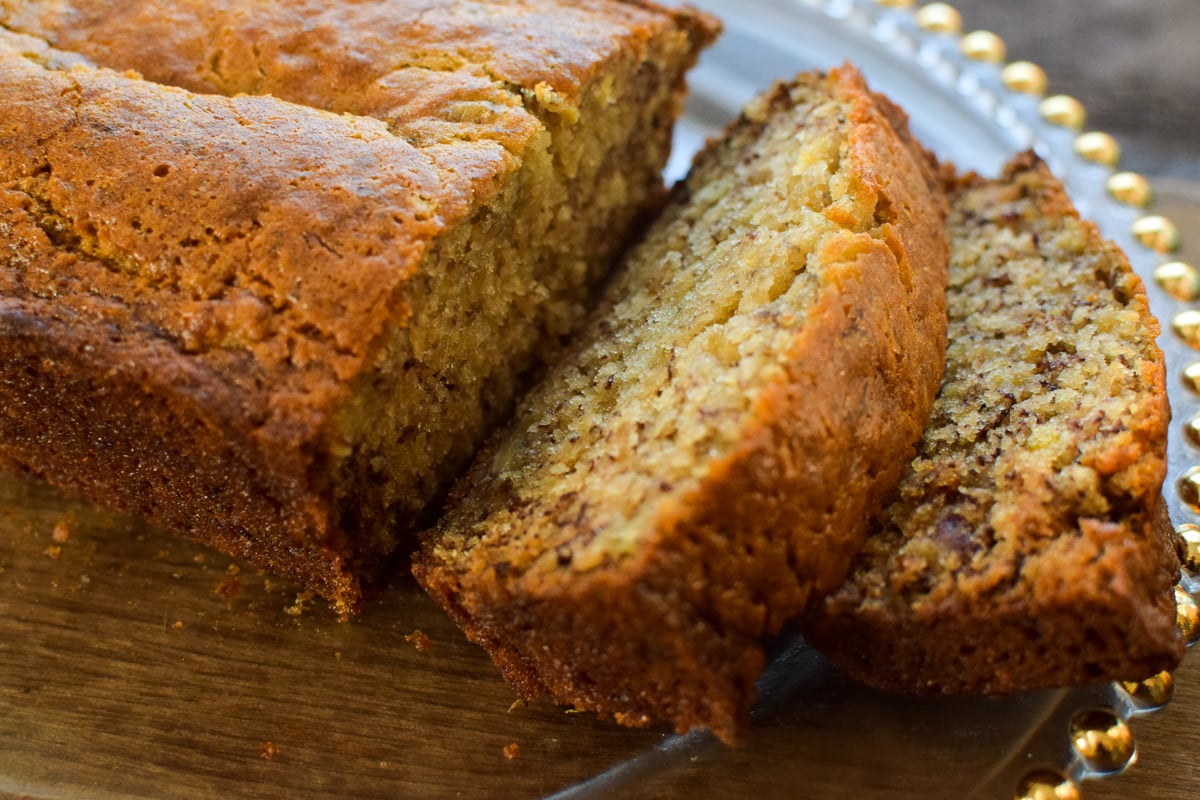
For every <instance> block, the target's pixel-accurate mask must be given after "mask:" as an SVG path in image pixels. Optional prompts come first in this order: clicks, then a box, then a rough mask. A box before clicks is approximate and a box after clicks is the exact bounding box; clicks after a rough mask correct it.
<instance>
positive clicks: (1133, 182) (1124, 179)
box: [1108, 172, 1154, 208]
mask: <svg viewBox="0 0 1200 800" xmlns="http://www.w3.org/2000/svg"><path fill="white" fill-rule="evenodd" d="M1108 193H1109V194H1111V195H1112V196H1113V197H1115V198H1116V199H1117V200H1119V201H1120V202H1122V203H1125V204H1126V205H1130V206H1139V207H1141V208H1145V207H1146V206H1148V205H1150V198H1151V197H1152V196H1153V194H1154V193H1153V192H1152V191H1151V190H1150V181H1148V180H1146V179H1145V178H1143V177H1142V176H1141V175H1138V174H1137V173H1136V172H1118V173H1117V174H1115V175H1113V176H1112V177H1111V178H1109V179H1108Z"/></svg>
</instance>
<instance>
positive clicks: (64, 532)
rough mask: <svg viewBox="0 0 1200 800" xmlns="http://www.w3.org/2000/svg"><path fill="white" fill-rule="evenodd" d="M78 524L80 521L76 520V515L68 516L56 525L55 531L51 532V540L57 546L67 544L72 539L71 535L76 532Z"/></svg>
mask: <svg viewBox="0 0 1200 800" xmlns="http://www.w3.org/2000/svg"><path fill="white" fill-rule="evenodd" d="M78 524H79V521H78V520H77V519H76V518H75V515H74V514H68V515H67V516H65V517H63V518H62V519H60V520H59V521H58V522H56V523H54V529H53V530H52V531H50V538H51V539H52V540H54V542H56V543H57V544H66V542H67V540H68V539H70V538H71V534H72V533H74V532H75V527H76V526H77V525H78Z"/></svg>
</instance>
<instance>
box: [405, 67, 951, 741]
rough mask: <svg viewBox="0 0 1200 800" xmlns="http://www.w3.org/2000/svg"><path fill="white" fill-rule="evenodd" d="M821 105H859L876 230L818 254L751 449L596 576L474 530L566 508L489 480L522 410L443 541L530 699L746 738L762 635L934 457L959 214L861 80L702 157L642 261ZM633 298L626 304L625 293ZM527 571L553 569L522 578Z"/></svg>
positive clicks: (847, 120) (432, 583) (433, 544)
mask: <svg viewBox="0 0 1200 800" xmlns="http://www.w3.org/2000/svg"><path fill="white" fill-rule="evenodd" d="M802 85H803V86H805V87H807V88H801V86H802ZM814 87H817V88H814ZM810 89H811V90H812V91H814V92H820V93H828V94H829V95H830V96H833V97H836V99H837V102H839V103H841V104H842V106H841V108H842V112H841V113H840V114H839V115H838V116H839V119H838V121H837V124H839V125H844V126H845V127H844V131H845V135H846V137H847V138H846V140H845V142H844V144H843V145H842V148H841V151H840V156H839V158H838V160H837V168H838V169H839V170H845V171H846V173H847V174H848V175H849V176H850V177H849V178H848V180H847V183H848V184H850V185H852V186H853V187H854V188H853V192H852V193H853V194H854V201H855V202H851V203H850V206H852V208H845V207H843V208H841V209H834V208H829V209H827V211H826V213H827V214H828V215H829V217H828V218H829V219H830V220H833V221H836V223H837V224H839V225H841V226H844V229H848V230H854V231H858V233H856V234H853V235H851V234H848V233H845V230H844V231H843V234H839V235H836V236H832V237H831V238H830V240H829V241H827V242H826V243H825V244H824V245H823V248H822V250H821V251H820V253H819V255H817V258H818V259H819V260H820V261H821V263H822V264H823V265H824V267H823V268H822V270H821V272H820V274H821V275H823V277H822V279H821V283H820V288H819V290H817V296H816V298H815V299H814V300H813V301H812V306H811V307H809V308H807V309H806V311H805V312H804V313H805V314H806V315H807V316H806V317H805V324H804V325H803V326H802V327H800V328H798V329H792V330H789V332H788V334H787V335H788V336H790V337H792V338H790V339H789V344H788V346H787V350H786V352H787V353H788V358H787V361H786V364H785V365H784V366H783V368H782V374H781V375H778V376H776V379H774V380H771V381H770V382H769V383H768V385H766V386H765V387H764V388H763V389H762V391H761V394H760V395H759V396H758V397H757V399H756V401H755V402H754V403H753V405H752V407H751V410H750V411H749V413H748V414H747V416H746V418H745V419H744V421H743V422H742V423H741V425H742V427H741V428H740V436H739V439H738V442H737V443H736V444H734V445H733V446H731V447H730V448H729V449H728V450H727V451H723V452H721V453H720V454H719V455H716V456H713V457H711V459H709V462H708V463H706V464H705V466H704V469H703V474H702V476H701V477H699V478H698V479H697V480H696V481H695V483H693V484H689V486H688V488H687V489H686V490H681V491H674V490H673V489H672V488H671V487H663V491H664V492H666V493H667V494H666V495H664V499H662V500H661V501H660V502H658V505H657V506H655V507H653V510H652V512H650V511H648V512H647V515H648V516H649V519H647V520H644V522H645V528H644V529H643V530H642V531H641V532H642V534H643V535H642V536H641V538H639V539H638V540H637V549H636V550H635V551H634V552H633V553H632V554H630V555H628V556H627V557H626V558H624V559H621V560H615V561H613V562H612V563H608V564H606V565H602V566H599V567H597V568H593V566H594V565H592V566H589V565H585V564H581V563H580V562H581V561H583V559H581V558H580V557H579V553H575V554H574V555H573V554H572V552H571V549H572V548H571V546H570V545H569V544H565V545H564V550H565V553H564V552H558V551H548V550H547V549H546V545H545V544H544V543H543V542H540V541H539V538H538V535H537V533H538V531H536V530H534V531H533V532H531V531H530V530H525V531H523V532H521V533H520V534H519V535H520V536H521V537H523V538H522V541H520V542H517V543H516V544H515V545H514V546H513V548H512V550H511V552H510V551H509V550H506V549H505V548H504V544H503V542H491V541H490V540H489V542H488V543H487V544H486V545H484V544H479V543H478V542H479V541H480V539H481V537H487V536H488V535H489V534H488V533H487V532H486V530H485V531H483V532H479V531H475V528H476V527H478V526H480V525H486V519H487V517H488V514H489V510H490V508H489V507H490V506H491V505H496V506H504V507H508V508H515V509H517V511H514V512H513V513H514V514H515V515H516V516H520V509H522V508H523V507H525V506H530V507H538V506H539V505H545V506H548V507H554V506H556V503H558V501H556V500H555V499H554V498H541V499H539V498H522V497H515V498H513V497H509V496H506V495H507V494H508V493H509V492H511V487H507V488H506V487H505V486H504V485H503V483H504V482H502V481H498V480H497V478H496V476H495V475H492V474H490V472H489V470H490V469H491V466H490V465H491V462H492V459H493V458H494V457H497V454H498V453H502V451H503V450H504V449H505V448H506V447H511V446H512V444H511V443H506V440H507V438H508V436H513V437H518V438H519V436H520V435H522V431H524V430H525V427H523V426H527V425H529V424H530V420H529V419H525V418H524V417H522V415H521V414H520V413H519V414H518V417H517V420H516V422H515V423H514V424H513V426H512V428H511V429H510V431H509V432H508V434H507V435H506V436H501V437H497V439H496V440H494V441H493V442H492V444H491V446H490V447H489V448H487V449H486V450H485V452H484V454H483V455H482V456H481V457H480V458H479V459H478V460H477V462H476V464H475V467H474V468H473V470H472V471H471V472H470V473H469V475H468V477H467V478H466V479H465V480H464V481H463V482H461V483H460V485H459V488H458V489H457V498H456V501H455V502H452V503H451V511H450V513H449V514H448V516H447V517H446V518H444V519H443V521H442V523H441V524H440V526H439V527H438V528H436V529H434V530H433V531H432V532H431V533H430V534H429V535H428V536H427V538H426V541H425V546H424V548H423V551H422V553H421V554H420V555H419V556H418V560H417V562H416V564H415V567H414V572H415V574H416V576H417V578H418V580H419V582H420V583H421V584H422V586H424V587H425V588H426V589H427V590H428V591H429V593H430V594H431V596H433V597H434V599H435V600H437V602H438V603H439V604H440V605H441V606H442V607H443V608H445V609H446V610H447V612H448V613H449V614H450V615H451V616H452V617H453V618H454V619H455V620H456V622H457V623H458V624H459V625H460V626H461V627H462V628H463V630H464V631H465V632H466V634H467V635H468V637H469V638H471V639H472V640H473V641H475V642H477V643H479V644H480V645H482V646H483V647H484V648H485V649H486V650H487V651H488V652H489V653H490V654H491V656H492V658H493V659H494V661H495V662H496V663H497V665H498V666H499V667H500V669H501V670H502V671H503V673H504V674H505V676H506V677H507V679H508V680H509V681H510V682H511V683H512V684H513V685H514V687H516V689H517V690H518V691H519V692H520V693H521V695H522V696H524V697H526V698H530V699H532V698H535V697H538V696H542V695H549V696H550V697H552V698H553V699H554V700H555V701H556V702H558V703H560V704H565V705H571V706H574V707H575V708H576V709H580V710H589V711H595V712H599V713H600V714H602V715H611V716H613V717H615V719H616V720H617V721H618V722H620V723H622V724H625V725H635V726H637V725H646V724H649V723H651V722H652V721H655V720H657V721H665V722H668V723H670V724H671V725H672V726H673V727H675V728H676V729H677V730H679V731H685V730H688V729H692V728H708V729H710V730H712V731H713V732H714V733H716V735H717V736H719V737H720V738H722V739H723V740H725V741H727V742H732V741H734V740H735V738H736V737H737V735H738V733H739V731H740V730H742V728H743V727H744V725H745V724H746V723H747V721H748V717H749V709H750V706H751V704H752V701H753V697H754V683H755V680H756V678H757V677H758V675H759V673H760V672H761V669H762V667H763V664H764V654H763V649H762V647H763V643H762V640H763V638H764V637H766V636H768V635H770V634H772V633H774V632H776V631H778V630H780V628H781V626H782V625H783V624H784V622H785V621H786V620H788V619H789V618H791V617H793V616H794V615H796V614H798V613H799V612H800V611H802V610H803V608H804V607H805V606H806V604H807V603H808V602H809V600H810V598H811V597H813V596H817V595H820V594H822V593H824V592H826V591H829V590H830V589H832V588H834V587H835V586H836V585H837V584H838V583H839V582H840V581H841V580H842V579H843V578H844V576H845V572H846V569H847V567H848V565H849V563H850V560H851V558H852V557H853V555H854V553H855V552H856V551H857V550H858V548H859V546H860V545H861V542H862V539H863V537H864V535H865V528H866V522H867V519H866V516H865V514H864V511H865V510H868V509H871V508H879V507H880V506H882V504H883V502H884V501H885V498H886V496H887V494H888V493H889V492H890V491H891V490H892V489H893V487H894V486H895V483H896V481H897V480H898V479H899V476H900V474H901V471H902V469H903V466H904V464H905V462H906V461H907V459H908V458H910V457H911V455H912V453H913V446H914V444H915V442H916V441H917V440H918V439H919V437H920V434H921V431H922V429H923V427H924V425H925V422H926V420H927V416H928V410H929V408H930V406H931V404H932V401H933V396H934V394H935V393H936V390H937V386H938V382H939V379H940V376H941V371H942V366H943V364H944V352H945V350H944V348H945V331H944V326H945V311H944V304H943V303H944V285H945V284H944V281H945V264H946V254H947V243H946V233H945V228H944V224H943V220H944V214H945V198H944V196H943V194H942V191H941V182H940V179H939V178H938V177H937V175H936V173H937V166H936V164H935V163H934V162H933V160H932V158H931V157H930V156H929V155H928V154H927V153H925V152H924V151H921V150H919V148H916V147H915V146H914V145H913V144H912V143H911V140H910V138H909V136H908V134H907V130H906V121H905V120H904V118H903V115H902V114H901V113H900V112H899V110H898V109H896V108H895V107H894V106H892V105H891V104H887V103H885V104H882V105H881V104H880V103H878V102H876V100H875V99H874V98H873V97H872V96H871V94H870V93H869V91H868V90H867V89H866V86H865V84H864V83H863V81H862V79H861V76H859V75H858V73H857V72H856V71H855V70H854V69H853V68H851V67H849V66H846V67H843V68H841V69H838V70H835V71H834V72H833V73H832V74H831V75H830V76H828V77H826V76H811V75H810V76H806V77H805V76H802V77H801V78H800V79H798V83H796V84H793V85H781V86H777V87H776V88H775V89H773V90H772V91H771V92H770V93H768V94H767V95H765V96H764V97H763V98H760V99H759V100H758V101H756V102H755V103H754V104H752V106H751V107H749V108H748V110H747V112H746V113H744V114H743V115H742V117H741V118H739V119H738V120H737V121H735V122H734V123H732V124H731V126H730V127H729V129H728V130H727V131H726V133H725V135H724V137H722V138H721V139H719V140H715V141H713V142H711V143H710V144H709V146H708V147H707V149H706V150H705V151H704V152H703V153H702V154H701V155H700V156H698V158H697V160H696V163H695V164H694V166H693V171H692V176H691V177H690V178H689V179H688V183H686V184H685V185H684V186H682V187H681V188H680V189H679V190H677V191H676V193H675V196H674V198H673V200H672V203H671V204H670V205H669V206H668V209H667V210H666V213H665V214H664V216H663V217H662V218H661V219H660V220H659V221H658V223H657V224H656V226H655V227H652V228H651V230H650V232H649V233H648V235H647V236H646V238H645V240H644V241H643V243H642V245H641V247H646V246H647V245H646V243H647V242H652V241H653V240H654V239H655V237H656V235H658V232H659V231H660V229H665V228H667V227H668V226H669V225H670V224H672V220H673V219H674V218H676V217H680V216H681V215H683V214H686V213H687V210H688V207H689V202H690V200H691V199H692V198H693V197H698V196H700V195H702V194H704V193H705V189H706V187H705V185H704V180H706V178H698V177H697V176H708V177H712V176H713V175H712V173H719V172H720V171H721V170H722V169H726V170H738V169H742V168H745V169H747V170H751V169H753V164H751V163H749V159H748V158H747V163H745V164H742V163H740V162H738V161H737V158H738V157H739V156H738V153H740V152H741V150H742V148H744V147H747V146H749V145H752V144H753V142H754V141H755V139H756V138H757V137H759V136H760V135H762V134H763V133H764V132H765V131H767V130H769V126H771V125H772V124H780V125H784V126H788V128H787V129H788V130H791V128H792V127H793V126H794V127H797V128H798V127H799V126H800V125H799V123H798V122H797V121H793V120H791V119H790V117H789V115H790V110H791V108H792V105H793V103H795V102H797V99H796V97H793V92H795V93H796V96H797V97H799V96H800V95H801V94H802V93H804V92H806V91H809V90H810ZM821 96H822V97H824V96H825V95H824V94H822V95H821ZM856 203H857V205H856ZM864 231H872V232H873V233H864ZM749 238H751V239H753V233H751V234H750V235H749ZM637 253H638V248H635V249H634V251H633V254H632V255H631V256H629V257H628V258H627V263H626V266H625V269H626V271H629V270H631V269H632V268H631V267H630V266H629V264H631V263H636V260H637V258H638V255H637ZM614 286H616V287H617V290H618V291H621V288H620V287H621V286H622V280H621V279H620V278H618V280H617V281H616V283H615V284H614ZM613 302H615V301H614V300H612V298H607V299H606V300H605V301H603V302H602V303H601V307H600V310H599V311H598V313H597V315H595V316H594V317H593V318H592V321H591V323H590V325H589V326H588V327H586V328H585V333H584V334H583V335H582V336H581V339H583V340H584V342H583V343H582V344H580V345H579V346H580V347H584V346H586V343H587V341H590V340H592V339H593V338H596V337H600V338H602V337H604V335H605V333H604V328H605V326H606V324H607V323H606V321H605V314H606V313H607V312H608V311H609V310H610V309H609V306H611V304H612V303H613ZM764 324H765V321H764ZM571 358H572V355H571V354H570V353H569V354H568V356H567V358H566V359H564V361H565V362H570V359H571ZM570 369H573V367H570V366H566V367H560V370H559V372H567V371H569V370H570ZM704 379H705V378H703V377H702V376H678V375H677V377H676V378H672V380H679V381H681V382H686V381H689V380H691V381H695V380H704ZM534 396H537V394H536V390H535V393H534ZM528 402H533V401H528ZM535 423H536V420H535ZM498 483H499V484H501V485H497V484H498ZM475 493H478V495H479V496H478V497H476V496H475ZM559 500H560V501H561V503H559V504H563V505H564V508H563V510H562V515H561V517H560V518H559V519H558V521H557V522H555V521H553V520H551V521H550V523H549V524H548V526H547V527H546V529H545V530H546V533H547V535H554V534H553V531H554V530H557V529H562V530H565V531H566V532H567V535H568V536H571V537H574V538H575V540H576V541H575V543H576V544H577V545H578V549H579V552H582V549H583V548H586V546H587V543H588V541H589V540H590V539H591V538H592V536H593V535H594V533H595V531H594V530H591V529H590V528H589V524H590V523H588V522H587V520H586V517H587V509H586V508H579V509H576V508H575V506H574V505H572V503H574V502H575V501H574V500H572V498H570V497H563V498H560V499H559ZM553 513H554V512H553V508H550V510H549V511H548V512H547V514H548V515H549V516H553ZM539 521H541V520H539ZM518 524H519V523H518ZM517 535H518V534H516V533H514V536H517ZM530 537H533V539H532V540H529V538H530ZM541 538H546V537H541ZM526 540H529V541H526ZM522 549H524V550H526V551H527V552H522ZM556 552H557V555H556ZM518 556H519V557H520V558H521V559H522V560H523V561H525V562H532V561H536V560H538V559H542V560H543V562H545V561H547V560H549V562H550V563H551V567H550V569H549V570H548V571H543V570H534V569H525V566H528V564H525V566H522V567H517V566H514V563H513V562H514V560H515V558H516V557H518ZM554 559H558V561H557V565H558V568H557V569H555V568H554Z"/></svg>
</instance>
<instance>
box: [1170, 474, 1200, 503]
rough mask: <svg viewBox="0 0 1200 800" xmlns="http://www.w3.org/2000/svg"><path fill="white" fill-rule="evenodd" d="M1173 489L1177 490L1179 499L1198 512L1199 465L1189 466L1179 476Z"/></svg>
mask: <svg viewBox="0 0 1200 800" xmlns="http://www.w3.org/2000/svg"><path fill="white" fill-rule="evenodd" d="M1175 491H1177V492H1179V499H1180V500H1182V501H1183V502H1184V503H1185V504H1186V505H1188V506H1189V507H1190V508H1191V509H1192V511H1195V512H1196V513H1197V514H1200V467H1191V468H1189V469H1188V470H1187V472H1185V473H1183V475H1181V476H1179V480H1178V481H1177V482H1176V484H1175Z"/></svg>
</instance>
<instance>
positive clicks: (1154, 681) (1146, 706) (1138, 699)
mask: <svg viewBox="0 0 1200 800" xmlns="http://www.w3.org/2000/svg"><path fill="white" fill-rule="evenodd" d="M1121 688H1122V689H1124V690H1125V693H1126V694H1128V695H1129V696H1130V697H1131V698H1132V699H1133V702H1134V705H1136V706H1137V707H1138V708H1139V709H1143V710H1150V709H1154V708H1161V707H1162V706H1165V705H1166V704H1167V703H1169V702H1171V698H1172V697H1174V696H1175V678H1174V677H1172V675H1171V673H1169V672H1165V671H1164V672H1160V673H1158V674H1157V675H1151V676H1150V677H1149V678H1146V679H1145V680H1144V681H1122V682H1121Z"/></svg>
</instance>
